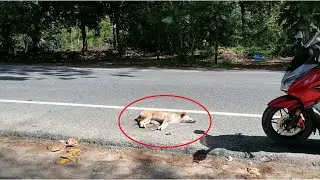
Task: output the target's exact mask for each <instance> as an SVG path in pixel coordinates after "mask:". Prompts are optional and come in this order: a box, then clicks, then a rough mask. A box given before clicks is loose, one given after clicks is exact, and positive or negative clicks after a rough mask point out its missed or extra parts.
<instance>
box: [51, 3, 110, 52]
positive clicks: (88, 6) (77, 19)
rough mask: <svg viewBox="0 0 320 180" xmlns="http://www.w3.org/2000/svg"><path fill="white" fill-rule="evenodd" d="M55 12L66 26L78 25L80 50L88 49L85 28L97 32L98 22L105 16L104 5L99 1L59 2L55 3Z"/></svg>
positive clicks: (98, 28)
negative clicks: (80, 38) (80, 36)
mask: <svg viewBox="0 0 320 180" xmlns="http://www.w3.org/2000/svg"><path fill="white" fill-rule="evenodd" d="M55 6H56V7H55V9H56V14H58V15H59V17H60V21H61V23H62V24H63V25H64V26H65V27H66V28H71V27H74V26H78V27H79V28H80V29H81V34H82V50H81V51H82V52H85V51H87V50H88V42H87V30H86V28H88V29H93V30H96V31H97V32H99V30H100V22H101V20H102V19H103V18H104V17H105V6H104V3H103V2H100V1H91V2H90V1H86V2H80V1H79V2H59V3H56V4H55Z"/></svg>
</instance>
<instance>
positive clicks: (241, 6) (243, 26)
mask: <svg viewBox="0 0 320 180" xmlns="http://www.w3.org/2000/svg"><path fill="white" fill-rule="evenodd" d="M239 6H240V9H241V34H242V39H245V36H246V33H245V25H246V24H245V23H246V19H245V13H246V9H245V6H244V2H243V1H240V2H239ZM242 42H244V41H242Z"/></svg>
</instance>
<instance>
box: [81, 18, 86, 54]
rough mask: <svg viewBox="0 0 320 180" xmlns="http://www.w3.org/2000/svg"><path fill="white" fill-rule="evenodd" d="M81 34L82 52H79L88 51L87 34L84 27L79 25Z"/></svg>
mask: <svg viewBox="0 0 320 180" xmlns="http://www.w3.org/2000/svg"><path fill="white" fill-rule="evenodd" d="M80 28H81V34H82V50H81V52H86V51H88V41H87V32H86V25H85V24H84V23H81V27H80Z"/></svg>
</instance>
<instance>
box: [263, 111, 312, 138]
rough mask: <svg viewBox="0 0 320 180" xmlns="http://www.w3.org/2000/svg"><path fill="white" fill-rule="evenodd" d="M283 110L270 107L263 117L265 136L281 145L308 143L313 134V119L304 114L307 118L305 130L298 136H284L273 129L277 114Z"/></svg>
mask: <svg viewBox="0 0 320 180" xmlns="http://www.w3.org/2000/svg"><path fill="white" fill-rule="evenodd" d="M281 109H283V108H275V107H268V108H267V109H266V110H265V111H264V113H263V116H262V127H263V131H264V132H265V134H266V135H267V136H268V137H269V138H270V139H271V140H272V141H273V142H275V143H279V144H296V143H303V142H304V141H306V140H307V139H308V138H309V136H310V135H311V133H312V132H313V123H312V119H311V118H309V117H308V114H306V113H303V116H304V118H305V129H304V130H301V131H300V132H298V133H297V134H296V135H293V136H284V135H280V134H279V133H278V132H277V131H275V129H274V128H273V127H272V123H273V122H272V120H274V119H273V116H274V115H275V113H277V112H278V111H279V110H281Z"/></svg>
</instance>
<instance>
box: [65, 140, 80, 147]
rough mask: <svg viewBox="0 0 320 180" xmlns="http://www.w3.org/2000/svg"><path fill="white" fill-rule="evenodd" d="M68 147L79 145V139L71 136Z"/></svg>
mask: <svg viewBox="0 0 320 180" xmlns="http://www.w3.org/2000/svg"><path fill="white" fill-rule="evenodd" d="M66 143H67V147H74V146H78V145H79V141H78V140H77V139H75V138H70V139H68V140H67V142H66Z"/></svg>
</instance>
